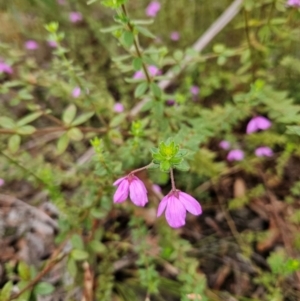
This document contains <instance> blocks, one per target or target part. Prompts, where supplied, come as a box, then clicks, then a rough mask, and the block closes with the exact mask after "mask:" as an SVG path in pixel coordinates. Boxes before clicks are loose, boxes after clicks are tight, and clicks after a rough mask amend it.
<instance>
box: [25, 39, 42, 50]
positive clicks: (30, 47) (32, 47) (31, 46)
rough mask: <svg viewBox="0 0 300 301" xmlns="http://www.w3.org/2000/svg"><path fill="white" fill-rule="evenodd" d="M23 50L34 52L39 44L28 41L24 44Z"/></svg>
mask: <svg viewBox="0 0 300 301" xmlns="http://www.w3.org/2000/svg"><path fill="white" fill-rule="evenodd" d="M25 48H26V49H28V50H36V49H38V48H39V44H38V43H37V42H36V41H34V40H28V41H26V42H25Z"/></svg>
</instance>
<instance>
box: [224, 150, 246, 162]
mask: <svg viewBox="0 0 300 301" xmlns="http://www.w3.org/2000/svg"><path fill="white" fill-rule="evenodd" d="M243 159H244V152H243V151H242V150H240V149H233V150H231V151H230V152H229V153H228V155H227V160H228V161H242V160H243Z"/></svg>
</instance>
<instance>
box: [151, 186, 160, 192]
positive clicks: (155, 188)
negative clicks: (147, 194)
mask: <svg viewBox="0 0 300 301" xmlns="http://www.w3.org/2000/svg"><path fill="white" fill-rule="evenodd" d="M152 190H153V191H154V192H156V193H161V188H160V186H159V185H157V184H153V185H152Z"/></svg>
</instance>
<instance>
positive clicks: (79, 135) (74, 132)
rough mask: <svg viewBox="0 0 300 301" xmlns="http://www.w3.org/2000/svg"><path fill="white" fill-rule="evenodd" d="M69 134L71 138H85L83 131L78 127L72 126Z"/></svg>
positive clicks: (78, 139) (76, 139) (77, 139)
mask: <svg viewBox="0 0 300 301" xmlns="http://www.w3.org/2000/svg"><path fill="white" fill-rule="evenodd" d="M67 135H68V136H69V138H70V139H71V140H75V141H80V140H82V139H83V133H82V132H81V130H80V129H78V128H71V129H69V130H68V131H67Z"/></svg>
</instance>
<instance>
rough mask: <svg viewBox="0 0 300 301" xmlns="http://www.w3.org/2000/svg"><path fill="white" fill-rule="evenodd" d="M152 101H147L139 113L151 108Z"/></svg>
mask: <svg viewBox="0 0 300 301" xmlns="http://www.w3.org/2000/svg"><path fill="white" fill-rule="evenodd" d="M153 105H154V101H153V100H148V101H147V102H146V103H145V104H144V105H143V107H142V109H141V112H146V111H148V110H150V109H152V108H153Z"/></svg>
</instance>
